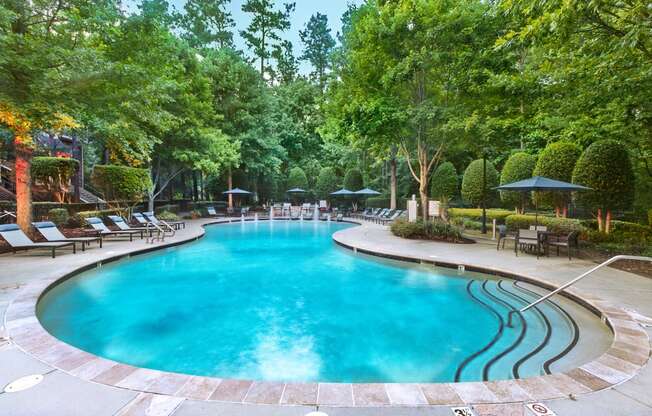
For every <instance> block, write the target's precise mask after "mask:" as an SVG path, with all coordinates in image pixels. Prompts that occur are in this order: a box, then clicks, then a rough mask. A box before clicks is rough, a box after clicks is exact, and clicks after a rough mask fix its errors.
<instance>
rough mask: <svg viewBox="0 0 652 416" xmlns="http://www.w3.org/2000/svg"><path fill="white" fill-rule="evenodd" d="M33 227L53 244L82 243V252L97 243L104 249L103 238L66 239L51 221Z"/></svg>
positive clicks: (34, 223)
mask: <svg viewBox="0 0 652 416" xmlns="http://www.w3.org/2000/svg"><path fill="white" fill-rule="evenodd" d="M32 225H33V226H34V228H36V229H37V230H38V232H39V233H41V235H42V236H43V237H45V239H46V240H48V241H49V242H51V243H61V242H72V243H81V248H82V251H86V246H87V245H89V244H90V243H92V242H95V241H97V242H98V243H100V248H102V236H97V237H66V236H65V235H63V233H62V232H61V231H59V229H58V228H57V226H56V224H55V223H53V222H51V221H42V222H33V223H32Z"/></svg>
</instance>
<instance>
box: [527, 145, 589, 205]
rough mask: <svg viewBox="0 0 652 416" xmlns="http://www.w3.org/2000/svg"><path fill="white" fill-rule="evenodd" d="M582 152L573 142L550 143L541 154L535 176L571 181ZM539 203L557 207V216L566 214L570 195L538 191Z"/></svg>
mask: <svg viewBox="0 0 652 416" xmlns="http://www.w3.org/2000/svg"><path fill="white" fill-rule="evenodd" d="M581 154H582V149H581V148H580V147H579V146H578V145H576V144H575V143H571V142H565V141H562V142H555V143H550V144H549V145H548V146H546V148H545V149H543V150H542V151H541V153H540V154H539V159H538V160H537V163H536V166H535V167H534V172H533V174H534V176H544V177H546V178H550V179H555V180H558V181H564V182H571V180H572V179H573V169H574V168H575V164H576V163H577V160H578V159H579V157H580V155H581ZM534 198H536V199H537V203H538V204H539V205H548V206H551V207H554V208H555V211H556V213H557V216H560V215H563V216H564V217H565V216H566V207H567V206H568V203H569V202H570V195H569V194H568V193H564V192H537V193H536V194H535V195H534Z"/></svg>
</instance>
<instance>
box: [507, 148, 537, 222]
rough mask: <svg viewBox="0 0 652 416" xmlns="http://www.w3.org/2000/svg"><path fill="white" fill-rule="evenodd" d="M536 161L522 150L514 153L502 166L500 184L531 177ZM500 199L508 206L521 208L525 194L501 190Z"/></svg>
mask: <svg viewBox="0 0 652 416" xmlns="http://www.w3.org/2000/svg"><path fill="white" fill-rule="evenodd" d="M536 163H537V158H536V156H533V155H530V154H527V153H524V152H518V153H514V154H513V155H511V156H510V157H509V159H507V162H506V163H505V166H503V171H502V172H501V173H500V184H501V185H505V184H508V183H512V182H516V181H520V180H523V179H529V178H531V177H532V171H533V170H534V165H535V164H536ZM500 199H501V200H502V201H503V203H505V204H507V205H508V206H512V207H518V208H521V210H523V209H524V207H523V205H524V201H525V200H526V195H524V194H523V193H522V192H509V191H501V192H500Z"/></svg>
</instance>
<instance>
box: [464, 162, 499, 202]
mask: <svg viewBox="0 0 652 416" xmlns="http://www.w3.org/2000/svg"><path fill="white" fill-rule="evenodd" d="M486 163H487V174H486V183H485V185H486V188H485V195H486V203H487V205H489V204H490V203H491V201H492V200H493V198H494V197H495V195H496V191H495V190H494V189H493V188H495V187H497V186H498V171H497V170H496V168H495V167H494V165H493V163H491V162H490V161H488V160H487V161H486ZM482 177H483V160H482V159H478V160H474V161H473V162H471V164H469V166H468V167H467V168H466V170H465V171H464V178H463V179H462V198H463V199H464V201H466V202H467V203H469V204H471V205H473V206H475V207H479V206H480V204H481V203H482Z"/></svg>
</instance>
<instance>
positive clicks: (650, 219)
mask: <svg viewBox="0 0 652 416" xmlns="http://www.w3.org/2000/svg"><path fill="white" fill-rule="evenodd" d="M647 223H648V225H649V226H650V227H652V208H650V209H648V210H647Z"/></svg>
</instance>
